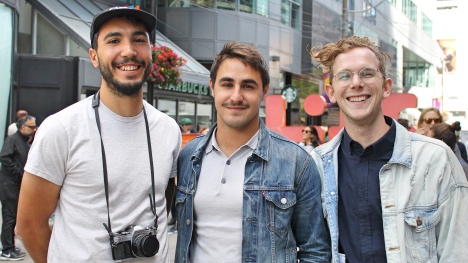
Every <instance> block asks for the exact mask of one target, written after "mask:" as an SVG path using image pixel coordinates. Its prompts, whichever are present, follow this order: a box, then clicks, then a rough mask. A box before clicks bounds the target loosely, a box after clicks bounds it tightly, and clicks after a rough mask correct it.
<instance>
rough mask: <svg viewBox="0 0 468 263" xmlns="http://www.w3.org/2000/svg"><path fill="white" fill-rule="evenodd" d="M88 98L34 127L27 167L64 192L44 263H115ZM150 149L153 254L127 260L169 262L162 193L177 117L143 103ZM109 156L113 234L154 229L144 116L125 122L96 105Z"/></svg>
mask: <svg viewBox="0 0 468 263" xmlns="http://www.w3.org/2000/svg"><path fill="white" fill-rule="evenodd" d="M91 102H92V100H91V97H89V98H87V99H84V100H82V101H80V102H78V103H75V104H74V105H72V106H70V107H68V108H66V109H64V110H62V111H60V112H58V113H56V114H54V115H52V116H50V117H48V118H47V119H46V120H45V121H44V122H43V123H42V124H41V127H40V128H39V130H38V132H37V134H36V137H35V140H34V144H33V145H32V147H31V149H30V151H29V156H28V161H27V164H26V167H25V170H26V171H28V172H29V173H32V174H34V175H37V176H39V177H42V178H44V179H46V180H48V181H50V182H52V183H54V184H57V185H61V186H62V189H61V192H60V197H59V200H58V203H57V207H56V210H55V223H54V228H53V232H52V237H51V240H50V244H49V252H48V260H47V261H48V262H60V263H62V262H112V253H111V248H110V244H109V235H108V233H107V231H106V229H105V228H104V226H103V223H106V224H107V207H106V198H105V191H104V179H103V166H102V156H101V146H100V137H99V132H98V129H97V125H96V121H95V115H94V109H93V108H92V106H91ZM144 107H145V109H146V113H147V116H148V121H149V128H150V135H151V146H152V152H153V163H154V173H155V174H154V178H155V180H154V181H155V182H154V183H155V193H156V211H157V214H158V217H159V220H158V225H159V228H158V232H157V237H158V240H159V242H160V249H159V252H158V254H156V256H155V257H151V258H136V259H133V260H131V262H169V261H170V260H169V256H168V243H167V214H166V199H165V190H166V187H167V182H168V179H169V178H170V177H174V176H175V175H176V169H177V164H176V163H177V157H178V154H179V150H180V148H181V135H180V129H179V127H178V125H177V123H176V122H175V120H174V119H172V118H170V117H169V116H167V115H166V114H164V113H161V112H160V111H158V110H156V109H155V108H154V107H152V106H151V105H149V104H148V103H146V102H144ZM99 115H100V120H101V130H102V138H103V142H104V148H105V153H106V161H107V171H108V182H109V183H108V187H109V202H110V204H109V205H110V218H111V224H112V231H113V232H117V231H121V230H123V229H125V228H126V227H127V226H129V225H139V226H142V227H146V226H152V225H153V223H152V222H153V220H154V215H153V213H152V212H151V208H150V202H149V197H148V194H150V193H151V170H150V163H149V156H148V144H147V139H146V128H145V121H144V117H143V112H142V113H141V114H139V115H138V116H135V117H129V118H127V117H122V116H119V115H117V114H115V113H114V112H112V111H111V110H109V109H108V108H107V107H106V106H105V105H104V104H103V103H102V102H101V103H100V106H99Z"/></svg>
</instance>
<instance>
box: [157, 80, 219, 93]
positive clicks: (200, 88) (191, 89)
mask: <svg viewBox="0 0 468 263" xmlns="http://www.w3.org/2000/svg"><path fill="white" fill-rule="evenodd" d="M158 89H164V90H171V91H176V92H182V93H188V94H195V95H203V96H211V91H210V86H208V85H202V84H198V83H192V82H181V83H179V84H178V85H177V86H174V85H167V86H165V87H163V86H161V85H158Z"/></svg>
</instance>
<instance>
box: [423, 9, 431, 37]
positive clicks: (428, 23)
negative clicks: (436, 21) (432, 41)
mask: <svg viewBox="0 0 468 263" xmlns="http://www.w3.org/2000/svg"><path fill="white" fill-rule="evenodd" d="M421 14H422V28H423V30H424V31H425V32H426V33H427V34H428V35H429V36H432V21H431V20H430V19H429V17H427V16H426V15H425V14H424V13H421Z"/></svg>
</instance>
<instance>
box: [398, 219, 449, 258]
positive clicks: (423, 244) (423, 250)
mask: <svg viewBox="0 0 468 263" xmlns="http://www.w3.org/2000/svg"><path fill="white" fill-rule="evenodd" d="M439 221H440V215H439V212H438V211H437V210H411V211H407V212H405V222H406V227H405V242H406V250H407V254H408V253H410V254H411V255H410V256H411V258H413V259H414V261H415V262H437V252H436V249H437V248H436V233H435V226H436V225H437V223H439Z"/></svg>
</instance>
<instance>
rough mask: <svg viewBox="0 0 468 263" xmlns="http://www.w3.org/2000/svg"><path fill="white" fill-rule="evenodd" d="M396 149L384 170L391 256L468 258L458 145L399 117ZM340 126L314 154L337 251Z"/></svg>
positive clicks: (336, 259)
mask: <svg viewBox="0 0 468 263" xmlns="http://www.w3.org/2000/svg"><path fill="white" fill-rule="evenodd" d="M395 124H396V126H397V127H396V137H395V143H394V149H393V154H392V157H391V159H390V160H389V162H388V163H387V164H386V165H384V166H383V167H382V168H381V169H380V172H379V180H380V194H381V202H382V213H383V229H384V240H385V249H386V254H387V261H388V262H389V263H393V262H395V263H396V262H398V263H400V262H403V263H404V262H450V263H451V262H468V249H467V248H468V183H467V180H466V177H465V175H464V173H463V169H462V167H461V166H460V163H459V162H458V160H457V158H456V157H455V154H454V153H453V151H452V150H451V149H450V148H449V147H448V146H447V145H446V144H445V143H444V142H442V141H439V140H435V139H432V138H429V137H426V136H423V135H419V134H415V133H411V132H408V131H407V130H406V129H405V128H404V127H403V126H401V125H400V124H398V123H396V122H395ZM342 137H343V130H341V131H340V132H339V133H338V135H337V136H336V137H334V138H333V139H332V140H331V141H330V142H329V143H327V144H324V145H322V146H320V147H318V148H316V149H315V151H314V152H313V153H312V156H313V158H314V160H315V162H316V163H317V167H318V169H319V172H320V176H321V178H322V185H323V188H322V206H323V209H324V210H323V211H324V214H325V217H326V219H327V223H328V226H329V229H330V235H331V240H332V262H333V263H341V262H345V261H344V259H345V255H343V254H339V253H338V239H339V236H338V195H337V193H338V185H337V178H338V160H337V158H338V148H339V146H340V143H341V139H342Z"/></svg>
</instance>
